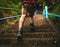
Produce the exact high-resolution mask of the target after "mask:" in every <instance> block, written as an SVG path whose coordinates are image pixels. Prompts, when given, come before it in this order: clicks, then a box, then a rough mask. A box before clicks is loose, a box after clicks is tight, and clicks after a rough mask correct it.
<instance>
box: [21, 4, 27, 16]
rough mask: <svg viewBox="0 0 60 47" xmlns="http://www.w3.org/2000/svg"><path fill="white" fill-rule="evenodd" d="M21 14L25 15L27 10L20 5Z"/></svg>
mask: <svg viewBox="0 0 60 47" xmlns="http://www.w3.org/2000/svg"><path fill="white" fill-rule="evenodd" d="M21 13H22V14H25V15H26V14H27V10H26V8H25V7H24V6H23V5H22V9H21Z"/></svg>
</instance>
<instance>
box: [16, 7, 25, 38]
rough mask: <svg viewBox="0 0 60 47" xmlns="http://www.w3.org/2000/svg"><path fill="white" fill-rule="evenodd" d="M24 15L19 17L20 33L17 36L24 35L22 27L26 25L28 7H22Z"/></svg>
mask: <svg viewBox="0 0 60 47" xmlns="http://www.w3.org/2000/svg"><path fill="white" fill-rule="evenodd" d="M21 12H22V16H21V17H20V19H19V29H18V34H17V37H22V34H21V33H22V27H23V25H24V21H25V17H26V9H25V8H24V7H22V11H21Z"/></svg>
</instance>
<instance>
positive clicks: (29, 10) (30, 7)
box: [22, 3, 35, 17]
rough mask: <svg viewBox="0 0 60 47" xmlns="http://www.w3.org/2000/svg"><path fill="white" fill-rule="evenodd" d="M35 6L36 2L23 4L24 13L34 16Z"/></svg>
mask: <svg viewBox="0 0 60 47" xmlns="http://www.w3.org/2000/svg"><path fill="white" fill-rule="evenodd" d="M34 11H35V6H34V4H27V3H25V4H23V5H22V14H26V15H27V16H30V17H32V16H34Z"/></svg>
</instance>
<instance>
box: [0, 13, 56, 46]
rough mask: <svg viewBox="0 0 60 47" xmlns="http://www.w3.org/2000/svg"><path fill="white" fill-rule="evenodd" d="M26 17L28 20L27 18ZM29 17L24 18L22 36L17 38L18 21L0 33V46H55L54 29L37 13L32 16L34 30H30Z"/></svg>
mask: <svg viewBox="0 0 60 47" xmlns="http://www.w3.org/2000/svg"><path fill="white" fill-rule="evenodd" d="M27 19H28V20H27ZM29 20H30V19H29V18H26V21H25V23H24V27H23V38H22V39H17V36H16V35H17V31H18V23H17V24H16V25H15V26H13V27H12V28H8V29H7V30H6V31H3V32H2V33H1V39H0V43H1V44H0V47H56V41H55V37H56V31H55V30H54V29H53V27H51V25H50V24H48V22H47V21H46V19H45V17H44V16H42V15H40V14H38V15H36V16H34V21H35V22H34V24H35V31H34V32H31V31H30V27H29Z"/></svg>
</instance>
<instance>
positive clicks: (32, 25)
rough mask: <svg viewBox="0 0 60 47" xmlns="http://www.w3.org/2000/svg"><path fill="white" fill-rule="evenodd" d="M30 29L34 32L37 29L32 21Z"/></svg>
mask: <svg viewBox="0 0 60 47" xmlns="http://www.w3.org/2000/svg"><path fill="white" fill-rule="evenodd" d="M30 30H31V31H32V32H34V31H35V28H34V24H33V23H30Z"/></svg>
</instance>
